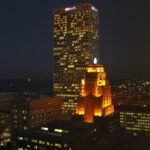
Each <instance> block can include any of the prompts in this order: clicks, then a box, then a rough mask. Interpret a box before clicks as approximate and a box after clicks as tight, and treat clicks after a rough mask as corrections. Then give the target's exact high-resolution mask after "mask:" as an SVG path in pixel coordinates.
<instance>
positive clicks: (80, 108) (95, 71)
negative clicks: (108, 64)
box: [76, 64, 114, 123]
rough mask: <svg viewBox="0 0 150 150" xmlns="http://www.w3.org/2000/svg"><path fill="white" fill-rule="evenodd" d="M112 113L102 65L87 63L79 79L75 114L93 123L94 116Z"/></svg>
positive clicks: (106, 80) (109, 90) (112, 107)
mask: <svg viewBox="0 0 150 150" xmlns="http://www.w3.org/2000/svg"><path fill="white" fill-rule="evenodd" d="M113 113H114V106H113V105H112V99H111V86H110V84H109V81H108V79H107V78H106V72H105V71H104V67H103V66H102V65H98V64H97V65H95V64H93V65H88V67H87V71H86V73H85V75H84V78H83V79H82V80H81V86H80V97H79V100H78V105H77V108H76V114H77V115H80V116H83V121H84V122H87V123H93V122H94V117H96V118H99V117H100V118H102V117H106V116H109V115H111V114H113Z"/></svg>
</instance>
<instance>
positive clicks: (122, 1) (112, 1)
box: [0, 0, 150, 79]
mask: <svg viewBox="0 0 150 150" xmlns="http://www.w3.org/2000/svg"><path fill="white" fill-rule="evenodd" d="M83 2H91V3H92V4H93V5H95V6H96V7H97V8H99V9H100V34H101V38H100V56H101V63H102V64H103V65H104V67H105V70H106V72H107V73H108V75H109V78H133V77H145V78H149V79H150V1H149V0H140V1H139V0H91V1H86V0H3V1H2V0H1V1H0V79H25V78H27V77H28V76H31V77H32V78H33V79H51V78H52V53H53V51H52V37H53V9H54V8H58V7H64V6H69V5H74V4H79V3H83Z"/></svg>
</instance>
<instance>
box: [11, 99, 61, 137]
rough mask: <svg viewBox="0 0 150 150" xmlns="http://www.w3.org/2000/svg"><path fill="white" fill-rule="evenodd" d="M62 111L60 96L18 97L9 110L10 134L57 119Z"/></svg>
mask: <svg viewBox="0 0 150 150" xmlns="http://www.w3.org/2000/svg"><path fill="white" fill-rule="evenodd" d="M61 113H62V99H61V98H45V99H35V100H33V99H28V98H19V99H17V100H16V101H15V102H14V103H13V105H12V110H11V129H12V135H13V134H14V133H15V132H16V131H22V130H28V129H30V128H33V127H36V126H39V125H42V124H47V123H49V122H51V121H52V120H54V119H59V118H60V117H61Z"/></svg>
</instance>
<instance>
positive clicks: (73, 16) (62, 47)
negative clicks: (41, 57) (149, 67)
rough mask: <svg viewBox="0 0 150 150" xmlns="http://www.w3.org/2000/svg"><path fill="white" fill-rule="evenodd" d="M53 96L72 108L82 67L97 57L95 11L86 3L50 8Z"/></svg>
mask: <svg viewBox="0 0 150 150" xmlns="http://www.w3.org/2000/svg"><path fill="white" fill-rule="evenodd" d="M53 38H54V40H53V55H54V60H53V62H54V72H53V77H54V95H55V96H59V97H60V96H61V97H63V102H64V103H63V109H64V110H71V111H74V110H75V107H76V104H77V98H78V95H79V86H80V80H81V79H82V78H83V75H84V72H85V70H86V66H87V65H88V64H91V63H92V60H93V58H94V57H97V58H99V11H98V9H97V8H95V7H94V6H93V5H92V4H90V3H84V4H79V5H75V6H70V7H65V8H57V9H55V10H54V35H53Z"/></svg>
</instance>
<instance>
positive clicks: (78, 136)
mask: <svg viewBox="0 0 150 150" xmlns="http://www.w3.org/2000/svg"><path fill="white" fill-rule="evenodd" d="M92 129H93V127H92V125H89V124H85V123H80V122H74V121H64V120H54V121H53V122H52V123H50V124H47V125H45V126H40V127H37V128H33V129H30V130H28V131H24V132H18V133H17V137H16V147H17V150H23V149H32V150H50V149H52V150H91V149H92V146H93V145H92V144H91V143H92V138H91V137H92V134H93V132H92ZM89 147H90V149H89Z"/></svg>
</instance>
